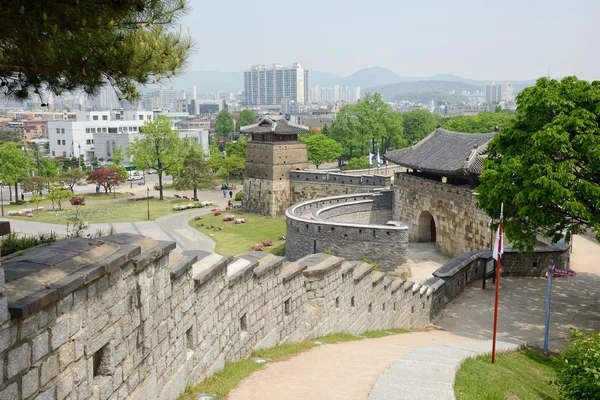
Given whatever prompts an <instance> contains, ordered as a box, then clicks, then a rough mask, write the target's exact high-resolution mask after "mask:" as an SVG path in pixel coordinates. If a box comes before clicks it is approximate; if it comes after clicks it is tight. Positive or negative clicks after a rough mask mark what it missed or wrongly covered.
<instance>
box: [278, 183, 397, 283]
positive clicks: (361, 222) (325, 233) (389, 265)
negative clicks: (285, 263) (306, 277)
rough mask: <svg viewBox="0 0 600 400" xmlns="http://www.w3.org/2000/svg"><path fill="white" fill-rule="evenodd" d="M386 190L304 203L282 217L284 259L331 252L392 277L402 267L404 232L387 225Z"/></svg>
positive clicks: (388, 198)
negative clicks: (368, 263)
mask: <svg viewBox="0 0 600 400" xmlns="http://www.w3.org/2000/svg"><path fill="white" fill-rule="evenodd" d="M392 202H393V192H392V191H391V190H386V191H381V192H375V193H362V194H350V195H342V196H333V197H325V198H319V199H316V200H308V201H305V202H303V203H300V204H296V205H294V206H292V207H290V208H289V209H288V210H287V211H286V224H287V230H286V232H287V240H286V246H285V254H286V257H287V258H288V259H290V260H297V259H299V258H301V257H304V256H306V255H309V254H314V253H321V252H323V251H331V254H333V255H340V256H341V255H343V256H345V257H348V258H352V259H358V260H362V259H369V260H372V261H377V263H378V264H379V266H380V267H381V269H382V270H384V271H392V270H394V269H395V268H396V267H397V266H398V265H401V264H402V263H404V262H405V261H406V251H407V245H408V229H407V227H406V226H404V225H403V224H400V223H391V224H388V222H389V221H391V220H392Z"/></svg>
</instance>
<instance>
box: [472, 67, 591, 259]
mask: <svg viewBox="0 0 600 400" xmlns="http://www.w3.org/2000/svg"><path fill="white" fill-rule="evenodd" d="M517 104H518V108H517V115H516V117H515V120H514V123H513V124H512V125H509V126H508V127H507V128H506V129H504V130H501V131H500V133H499V134H497V135H496V136H495V137H494V139H493V140H492V141H491V142H490V144H489V156H488V158H487V160H486V161H485V162H484V172H483V174H482V175H481V177H480V179H481V184H480V185H479V187H478V192H479V195H478V201H479V207H481V209H483V210H484V211H485V212H486V213H488V214H489V215H490V216H493V217H495V218H498V217H499V213H500V204H501V203H502V202H504V217H505V225H504V227H505V228H504V229H505V232H506V236H507V238H508V239H509V240H510V242H511V243H512V244H513V245H516V246H517V247H518V248H519V249H520V250H531V249H532V247H533V246H534V245H535V243H536V234H538V233H541V234H543V235H544V236H546V237H551V238H552V240H553V241H554V242H557V241H558V240H560V239H561V237H562V235H563V232H566V240H567V241H568V240H569V239H570V237H571V235H572V234H576V233H579V232H581V230H582V229H584V228H585V227H587V226H589V227H591V229H592V230H593V232H594V233H595V234H596V238H598V239H600V211H599V208H600V107H599V106H598V104H600V82H599V81H595V82H592V83H589V82H586V81H582V80H578V79H577V78H575V77H567V78H564V79H563V80H562V81H557V80H549V79H546V78H541V79H539V80H538V81H537V83H536V85H535V86H533V87H529V88H526V89H525V90H523V91H522V92H521V93H519V95H518V96H517Z"/></svg>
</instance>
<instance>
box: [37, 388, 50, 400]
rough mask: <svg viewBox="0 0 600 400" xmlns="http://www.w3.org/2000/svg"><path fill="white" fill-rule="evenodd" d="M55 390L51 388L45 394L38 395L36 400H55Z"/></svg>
mask: <svg viewBox="0 0 600 400" xmlns="http://www.w3.org/2000/svg"><path fill="white" fill-rule="evenodd" d="M54 389H55V388H50V389H48V390H46V391H45V392H42V393H40V394H38V395H37V396H35V399H34V400H54Z"/></svg>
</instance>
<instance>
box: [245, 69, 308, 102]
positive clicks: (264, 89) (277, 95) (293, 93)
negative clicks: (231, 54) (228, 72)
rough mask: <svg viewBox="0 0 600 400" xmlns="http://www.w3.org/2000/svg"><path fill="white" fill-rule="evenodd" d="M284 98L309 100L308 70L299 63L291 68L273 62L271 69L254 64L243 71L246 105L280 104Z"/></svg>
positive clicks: (301, 100)
mask: <svg viewBox="0 0 600 400" xmlns="http://www.w3.org/2000/svg"><path fill="white" fill-rule="evenodd" d="M285 99H289V101H292V102H295V103H298V104H308V103H309V101H310V90H309V71H308V70H307V69H304V68H302V66H301V65H300V64H299V63H294V64H292V67H291V68H285V67H284V66H283V65H281V64H273V68H271V69H267V67H266V66H264V65H255V66H253V67H251V68H250V70H248V71H245V72H244V103H245V104H246V105H281V104H282V102H283V101H284V100H285Z"/></svg>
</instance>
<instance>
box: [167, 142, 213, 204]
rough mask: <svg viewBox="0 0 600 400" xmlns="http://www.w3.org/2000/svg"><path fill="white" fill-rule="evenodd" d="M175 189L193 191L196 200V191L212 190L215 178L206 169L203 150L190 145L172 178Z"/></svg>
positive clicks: (206, 163)
mask: <svg viewBox="0 0 600 400" xmlns="http://www.w3.org/2000/svg"><path fill="white" fill-rule="evenodd" d="M173 181H174V184H175V189H177V190H189V189H192V190H193V191H194V198H195V199H197V198H198V189H214V188H215V176H214V174H213V173H212V172H211V171H210V170H209V168H208V162H207V161H206V160H205V159H204V148H202V146H199V145H192V146H190V147H189V148H188V149H187V153H186V154H185V156H184V157H183V159H182V160H181V168H179V169H178V170H177V172H176V173H175V174H174V176H173Z"/></svg>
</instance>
